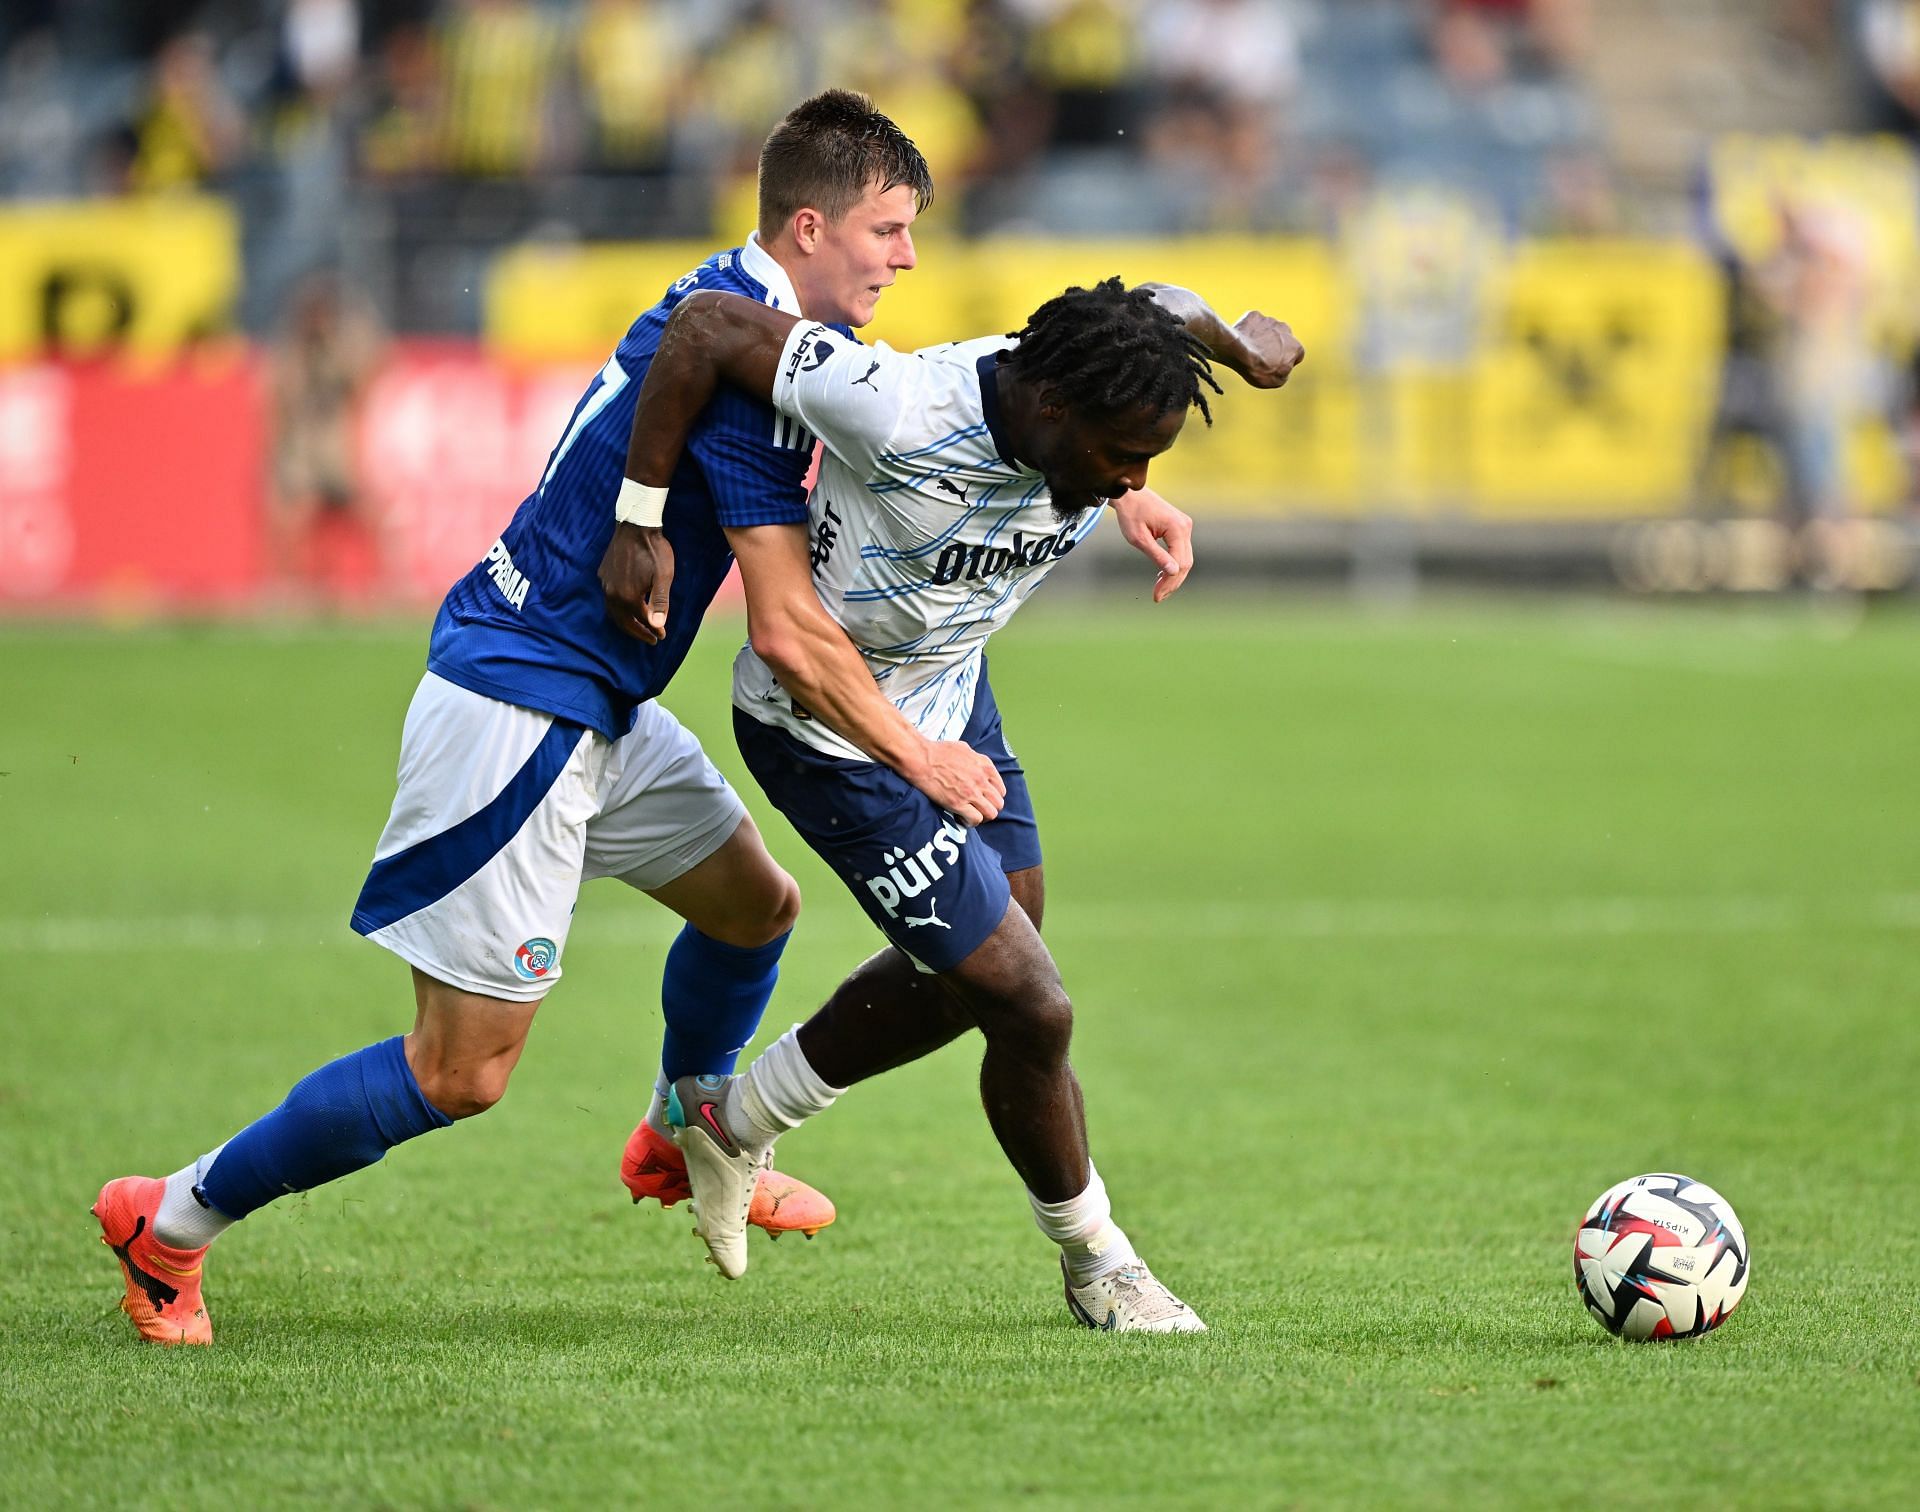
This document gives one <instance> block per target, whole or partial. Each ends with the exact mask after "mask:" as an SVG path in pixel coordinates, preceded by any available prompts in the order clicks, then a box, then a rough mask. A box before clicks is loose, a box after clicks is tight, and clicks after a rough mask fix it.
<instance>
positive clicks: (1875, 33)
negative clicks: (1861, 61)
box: [1856, 0, 1920, 131]
mask: <svg viewBox="0 0 1920 1512" xmlns="http://www.w3.org/2000/svg"><path fill="white" fill-rule="evenodd" d="M1856 29H1857V32H1858V35H1859V39H1860V50H1861V53H1862V54H1863V55H1864V57H1865V58H1866V61H1867V67H1868V69H1869V70H1870V71H1871V72H1872V75H1873V78H1874V82H1875V83H1877V84H1878V85H1879V87H1880V89H1881V90H1882V92H1883V93H1884V95H1885V97H1886V102H1887V104H1888V106H1889V107H1890V109H1889V112H1888V113H1889V115H1890V116H1891V117H1892V120H1893V122H1895V123H1897V124H1898V125H1900V126H1901V127H1902V128H1904V129H1905V130H1907V131H1920V0H1863V3H1862V4H1861V6H1860V10H1859V16H1858V20H1857V22H1856Z"/></svg>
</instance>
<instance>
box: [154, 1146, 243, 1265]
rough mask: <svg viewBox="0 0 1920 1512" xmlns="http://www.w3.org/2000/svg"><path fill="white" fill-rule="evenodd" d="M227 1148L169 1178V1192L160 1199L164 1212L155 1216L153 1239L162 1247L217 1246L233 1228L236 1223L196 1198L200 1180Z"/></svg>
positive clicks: (212, 1151)
mask: <svg viewBox="0 0 1920 1512" xmlns="http://www.w3.org/2000/svg"><path fill="white" fill-rule="evenodd" d="M225 1148H226V1144H225V1143H224V1142H222V1143H221V1144H219V1145H218V1146H216V1147H215V1148H213V1149H211V1150H209V1151H207V1153H206V1154H204V1155H202V1156H201V1157H200V1158H199V1159H198V1160H196V1161H195V1162H194V1163H193V1164H192V1165H190V1166H185V1167H183V1168H182V1169H180V1170H178V1171H175V1172H174V1173H173V1174H172V1175H171V1176H169V1177H168V1178H167V1190H166V1193H165V1194H164V1195H163V1196H162V1197H161V1198H160V1210H159V1211H158V1212H156V1213H155V1214H154V1215H153V1237H154V1238H156V1239H158V1240H159V1241H160V1242H161V1243H162V1244H170V1245H172V1246H173V1247H174V1248H175V1249H199V1248H200V1246H201V1245H203V1244H211V1243H213V1241H214V1240H216V1239H218V1238H219V1237H220V1236H221V1235H222V1234H224V1233H225V1232H226V1231H227V1230H228V1229H230V1228H232V1227H233V1219H231V1218H229V1217H228V1216H227V1215H226V1214H225V1213H223V1212H221V1211H219V1209H217V1208H213V1207H209V1206H208V1205H207V1204H206V1203H204V1202H202V1201H201V1200H200V1199H199V1198H198V1197H196V1196H194V1195H193V1189H194V1188H195V1187H197V1186H198V1185H199V1184H200V1179H201V1178H202V1177H203V1176H205V1175H206V1173H207V1171H208V1169H209V1168H210V1167H211V1166H212V1165H213V1162H214V1159H215V1157H217V1156H218V1155H219V1153H220V1151H221V1150H224V1149H225Z"/></svg>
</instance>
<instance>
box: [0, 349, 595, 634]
mask: <svg viewBox="0 0 1920 1512" xmlns="http://www.w3.org/2000/svg"><path fill="white" fill-rule="evenodd" d="M592 376H593V368H592V366H591V365H587V366H582V365H580V364H575V363H561V364H537V365H528V364H511V363H506V362H503V361H501V360H500V359H499V358H497V357H492V356H489V355H487V354H486V353H485V352H483V351H482V350H481V349H480V348H479V347H478V346H476V345H474V344H472V343H469V342H402V343H398V344H396V345H395V346H393V347H392V348H391V349H389V351H388V353H387V356H386V359H385V360H384V362H383V363H382V364H381V367H380V370H379V371H378V372H377V373H376V374H375V375H374V377H373V379H372V380H371V382H370V384H369V385H368V388H367V390H366V392H365V394H364V395H363V396H362V398H361V402H360V406H359V416H358V421H357V425H356V442H357V444H356V448H355V451H356V459H355V461H356V466H355V473H356V481H357V485H358V488H359V490H360V493H361V496H362V500H361V502H362V504H363V506H364V508H363V509H362V510H361V511H360V513H362V514H363V515H364V517H365V518H366V519H367V520H369V521H371V522H372V523H373V528H372V529H370V530H367V531H364V532H363V533H364V534H365V535H366V536H367V537H368V538H367V539H365V540H363V541H361V542H360V543H359V545H358V546H356V547H355V548H354V549H353V550H351V551H349V552H347V554H346V555H345V556H344V557H342V556H341V555H340V554H339V553H337V552H335V553H332V554H331V555H329V554H328V553H327V552H324V551H323V552H319V553H303V552H302V551H300V550H299V548H298V546H297V544H296V545H295V546H294V547H293V548H292V550H291V553H290V554H291V557H292V560H291V561H289V562H287V563H285V564H283V565H282V566H281V567H280V569H278V570H279V571H280V572H281V573H282V574H283V575H285V576H288V577H292V578H296V579H297V578H298V577H299V575H300V574H301V573H302V572H311V573H313V574H314V578H315V580H314V581H313V582H310V583H306V584H304V585H303V584H301V583H299V582H297V581H295V582H288V581H275V570H276V569H275V567H274V564H273V562H272V561H271V560H270V552H269V549H268V535H269V532H268V519H267V511H268V509H269V507H270V490H269V487H268V478H269V458H270V452H271V445H272V437H271V434H270V416H269V413H268V405H267V399H266V382H265V375H264V364H263V362H262V361H261V360H260V358H259V357H258V355H257V354H254V355H249V354H243V353H229V354H227V355H225V356H199V357H191V358H183V359H181V360H179V361H175V362H170V363H167V364H165V365H164V366H153V365H140V364H124V363H117V362H101V363H71V362H70V363H31V364H23V365H19V366H11V367H8V366H0V613H4V612H7V611H12V612H17V613H18V612H25V613H34V612H43V613H44V612H52V613H61V612H71V611H76V610H77V611H99V610H104V611H107V612H109V613H134V614H138V613H146V612H154V613H178V612H189V613H195V612H226V611H232V610H245V609H248V608H251V607H254V606H256V605H259V604H261V603H262V602H263V601H267V600H269V599H271V600H273V601H275V602H281V601H286V602H295V603H298V602H306V601H309V600H310V598H311V596H312V593H314V592H317V593H319V594H321V595H323V596H324V597H326V598H328V599H331V600H332V601H333V602H334V603H335V606H336V607H341V608H379V607H383V606H384V607H393V606H396V605H413V606H421V607H428V606H431V605H433V604H435V603H437V602H438V601H439V599H440V597H441V595H442V594H444V593H445V592H446V591H447V587H448V585H449V584H451V583H452V582H453V581H454V580H455V579H456V578H458V577H460V576H461V575H462V574H464V573H465V572H466V571H467V570H468V569H469V568H470V567H472V566H473V564H474V563H475V562H477V561H479V560H480V558H481V557H483V556H484V555H485V554H486V551H487V547H488V545H489V544H491V542H492V541H493V539H494V537H496V536H497V535H499V533H500V532H501V530H502V529H503V528H504V527H505V526H506V524H507V522H508V521H509V520H510V519H511V518H512V517H513V512H514V510H515V509H517V508H518V507H519V505H520V501H521V500H522V499H524V498H525V497H526V496H527V494H529V493H530V492H532V491H533V489H534V488H536V487H537V486H538V485H539V482H540V477H541V473H542V472H543V470H544V469H545V467H546V465H547V458H548V456H549V455H550V453H551V451H552V449H553V446H554V444H555V443H556V441H558V439H559V437H560V435H561V433H562V432H563V431H564V430H565V429H566V424H567V418H568V416H569V415H570V414H571V413H572V411H573V407H574V405H575V404H576V403H578V402H579V398H580V395H581V393H582V392H583V391H584V390H585V387H586V385H587V382H588V380H589V379H590V378H591V377H592ZM355 528H356V529H358V528H359V527H355ZM376 538H377V539H376ZM309 558H311V559H309ZM343 563H344V570H342V568H343ZM316 564H318V565H317V566H316ZM308 590H310V591H308Z"/></svg>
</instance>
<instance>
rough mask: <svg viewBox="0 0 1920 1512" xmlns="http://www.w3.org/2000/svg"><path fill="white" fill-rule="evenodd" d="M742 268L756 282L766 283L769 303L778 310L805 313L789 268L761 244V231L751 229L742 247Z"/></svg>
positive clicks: (795, 313)
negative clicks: (788, 271)
mask: <svg viewBox="0 0 1920 1512" xmlns="http://www.w3.org/2000/svg"><path fill="white" fill-rule="evenodd" d="M740 269H741V271H742V272H744V273H745V274H746V275H747V277H749V278H751V279H752V280H753V281H754V282H755V283H759V284H764V285H765V286H766V290H767V303H768V304H770V305H772V306H773V307H774V308H775V309H776V310H782V311H784V312H786V313H787V314H789V315H804V314H805V313H806V312H805V311H804V310H802V309H801V308H800V296H799V295H798V294H796V293H794V292H793V280H792V279H791V278H788V277H787V270H786V269H785V268H783V267H781V266H780V264H779V263H778V262H776V261H775V260H774V256H773V254H772V253H771V252H769V251H768V250H767V249H766V248H765V247H763V246H761V245H760V233H759V232H758V231H749V232H748V233H747V240H746V245H745V246H743V247H741V249H740Z"/></svg>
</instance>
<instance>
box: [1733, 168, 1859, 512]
mask: <svg viewBox="0 0 1920 1512" xmlns="http://www.w3.org/2000/svg"><path fill="white" fill-rule="evenodd" d="M1779 214H1780V231H1781V234H1780V241H1779V246H1778V249H1777V250H1776V251H1775V253H1774V255H1773V257H1772V258H1771V259H1769V260H1768V261H1767V262H1766V263H1765V264H1764V265H1763V266H1762V267H1760V268H1759V269H1758V270H1757V280H1756V282H1757V287H1758V289H1759V292H1760V294H1761V296H1762V298H1764V299H1765V300H1766V301H1767V303H1768V304H1769V305H1770V306H1771V307H1772V309H1773V311H1774V312H1775V314H1776V315H1777V316H1778V318H1779V325H1778V327H1777V332H1778V334H1777V339H1776V341H1775V343H1774V347H1773V353H1772V365H1773V368H1774V374H1775V385H1776V392H1777V393H1778V394H1779V396H1780V400H1781V405H1782V409H1783V415H1782V419H1783V421H1784V437H1783V439H1784V440H1785V442H1786V458H1787V471H1788V479H1789V483H1790V486H1791V500H1790V503H1791V507H1792V509H1793V511H1794V513H1795V515H1796V516H1797V518H1798V520H1800V521H1802V522H1804V521H1809V520H1840V519H1844V518H1846V517H1848V516H1849V515H1851V514H1852V513H1853V510H1852V508H1851V507H1850V501H1849V499H1848V495H1847V466H1846V441H1847V435H1848V432H1849V430H1850V429H1851V427H1852V424H1853V422H1854V420H1855V419H1856V418H1857V417H1858V416H1859V415H1860V414H1861V413H1863V411H1864V409H1865V405H1866V399H1867V390H1868V386H1869V381H1870V368H1871V364H1872V354H1871V350H1870V346H1869V340H1868V332H1867V320H1866V315H1867V295H1868V271H1869V270H1868V257H1867V233H1866V227H1865V225H1864V224H1863V222H1862V221H1861V218H1860V217H1859V216H1858V214H1856V213H1855V212H1854V211H1853V210H1852V209H1851V208H1850V207H1848V206H1846V205H1844V204H1841V203H1838V202H1834V201H1827V202H1821V201H1818V200H1814V199H1810V198H1809V199H1803V200H1799V201H1793V200H1786V201H1783V202H1782V203H1781V204H1780V206H1779Z"/></svg>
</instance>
